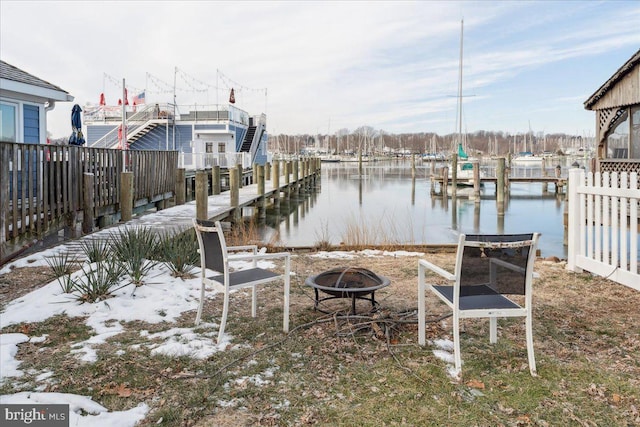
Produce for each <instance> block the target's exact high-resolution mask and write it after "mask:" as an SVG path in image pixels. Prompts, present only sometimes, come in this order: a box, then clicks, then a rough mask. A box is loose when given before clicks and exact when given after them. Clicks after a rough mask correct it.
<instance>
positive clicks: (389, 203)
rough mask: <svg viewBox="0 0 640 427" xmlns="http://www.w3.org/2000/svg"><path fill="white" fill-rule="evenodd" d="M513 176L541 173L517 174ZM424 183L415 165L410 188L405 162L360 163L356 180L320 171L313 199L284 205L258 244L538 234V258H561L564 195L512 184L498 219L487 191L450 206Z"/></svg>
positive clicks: (336, 168) (351, 168)
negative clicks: (276, 239) (476, 198)
mask: <svg viewBox="0 0 640 427" xmlns="http://www.w3.org/2000/svg"><path fill="white" fill-rule="evenodd" d="M485 166H486V165H485ZM563 172H564V167H563ZM515 173H518V175H520V176H539V175H540V173H541V171H540V168H539V167H538V168H537V169H536V167H522V168H519V169H518V171H515ZM429 175H430V173H429V164H428V163H425V164H422V163H418V165H417V169H416V178H415V180H414V179H412V176H411V163H410V161H390V162H375V163H365V164H364V165H363V173H362V176H360V174H359V172H358V164H357V163H323V164H322V178H321V182H320V186H319V187H320V188H319V189H318V192H317V193H315V194H313V195H310V196H307V198H305V199H303V200H302V201H300V202H299V203H292V204H290V205H285V204H283V206H282V209H281V211H280V213H279V215H278V216H274V212H269V213H268V214H269V215H268V218H267V224H269V227H268V228H267V230H266V232H265V235H264V238H265V240H269V239H270V238H272V236H274V235H278V234H279V239H280V242H282V243H283V244H285V245H287V246H313V245H315V244H316V243H317V242H320V241H330V242H331V243H333V244H339V243H340V242H346V243H355V242H354V236H355V237H357V236H363V235H366V239H367V242H369V243H371V242H373V243H414V244H438V243H457V236H458V234H459V233H527V232H540V233H542V237H541V239H540V244H539V246H540V250H541V252H542V255H543V256H551V255H556V256H558V257H566V247H565V246H564V245H563V233H564V227H563V212H564V205H565V201H564V195H562V196H560V197H556V195H555V194H554V186H553V185H549V187H548V188H549V193H548V194H547V195H545V196H544V197H543V194H542V184H540V183H534V184H512V185H511V194H510V196H509V198H508V199H507V201H506V204H505V214H504V216H503V217H498V215H497V209H496V201H495V186H494V185H493V184H486V185H485V187H484V189H483V192H482V194H483V196H482V197H483V198H482V200H481V201H480V203H476V202H474V201H470V200H468V198H463V197H458V198H457V200H456V202H455V204H454V202H453V201H452V200H451V198H443V197H442V196H432V195H431V182H430V181H429V179H428V176H429ZM361 241H362V240H361Z"/></svg>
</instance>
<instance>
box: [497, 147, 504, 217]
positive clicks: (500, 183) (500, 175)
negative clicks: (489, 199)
mask: <svg viewBox="0 0 640 427" xmlns="http://www.w3.org/2000/svg"><path fill="white" fill-rule="evenodd" d="M505 162H506V159H505V158H504V157H500V158H499V159H498V164H497V165H496V204H497V210H498V215H504V176H505V175H504V170H505Z"/></svg>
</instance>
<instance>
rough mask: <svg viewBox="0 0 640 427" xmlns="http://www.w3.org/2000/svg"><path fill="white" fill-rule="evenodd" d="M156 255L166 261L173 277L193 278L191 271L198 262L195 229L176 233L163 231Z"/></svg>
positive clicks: (198, 255) (160, 259)
mask: <svg viewBox="0 0 640 427" xmlns="http://www.w3.org/2000/svg"><path fill="white" fill-rule="evenodd" d="M156 257H157V259H158V260H159V261H161V262H164V263H166V265H167V267H168V268H169V270H171V275H172V276H173V277H179V278H181V279H190V278H193V277H194V274H193V273H192V271H193V269H194V268H195V266H196V265H199V264H200V254H199V253H198V240H197V237H196V233H195V230H193V229H190V230H187V231H185V232H184V233H178V234H172V233H171V232H165V233H164V234H163V235H162V236H161V237H160V241H159V244H158V250H157V254H156Z"/></svg>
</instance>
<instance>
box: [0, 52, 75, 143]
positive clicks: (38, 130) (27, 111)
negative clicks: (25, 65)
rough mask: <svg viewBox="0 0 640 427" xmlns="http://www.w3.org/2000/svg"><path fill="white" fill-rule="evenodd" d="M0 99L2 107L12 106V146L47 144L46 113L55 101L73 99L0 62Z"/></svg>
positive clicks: (53, 87) (42, 81) (37, 79)
mask: <svg viewBox="0 0 640 427" xmlns="http://www.w3.org/2000/svg"><path fill="white" fill-rule="evenodd" d="M0 99H1V100H2V103H3V104H7V105H11V106H13V105H15V108H16V109H15V114H16V117H15V123H16V135H15V142H25V143H35V144H40V143H45V142H46V140H47V115H46V110H47V109H51V108H54V106H55V104H56V102H58V101H62V102H71V101H73V96H71V95H69V93H68V92H66V91H65V90H63V89H61V88H60V87H58V86H56V85H54V84H51V83H49V82H47V81H46V80H42V79H41V78H38V77H36V76H34V75H32V74H29V73H27V72H26V71H23V70H21V69H20V68H18V67H15V66H13V65H11V64H9V63H7V62H5V61H2V60H0ZM45 107H46V109H45Z"/></svg>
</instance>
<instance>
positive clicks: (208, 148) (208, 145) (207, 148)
mask: <svg viewBox="0 0 640 427" xmlns="http://www.w3.org/2000/svg"><path fill="white" fill-rule="evenodd" d="M205 152H207V153H213V142H207V143H206V144H205Z"/></svg>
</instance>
